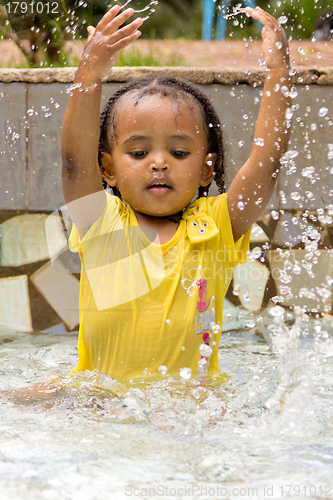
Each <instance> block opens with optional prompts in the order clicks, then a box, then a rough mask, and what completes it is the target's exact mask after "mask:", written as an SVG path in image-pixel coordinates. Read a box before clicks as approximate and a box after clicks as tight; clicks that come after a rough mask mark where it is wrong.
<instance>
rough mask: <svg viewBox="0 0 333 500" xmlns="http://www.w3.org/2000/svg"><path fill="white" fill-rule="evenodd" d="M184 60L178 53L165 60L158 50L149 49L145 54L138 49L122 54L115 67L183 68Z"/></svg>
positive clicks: (134, 48)
mask: <svg viewBox="0 0 333 500" xmlns="http://www.w3.org/2000/svg"><path fill="white" fill-rule="evenodd" d="M183 65H184V60H183V58H182V57H181V56H179V55H178V54H176V53H172V54H171V55H170V56H169V57H168V58H163V56H161V54H160V53H159V52H158V51H157V50H153V49H152V48H150V49H149V52H148V53H144V52H142V51H141V50H139V49H138V47H132V48H131V50H124V51H123V52H121V53H120V56H119V57H118V59H117V61H116V64H115V66H183Z"/></svg>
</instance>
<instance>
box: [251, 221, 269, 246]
mask: <svg viewBox="0 0 333 500" xmlns="http://www.w3.org/2000/svg"><path fill="white" fill-rule="evenodd" d="M266 241H269V238H268V236H267V234H266V233H265V231H264V230H263V229H262V228H261V227H260V226H259V225H258V224H256V223H254V224H253V226H252V228H251V236H250V243H266Z"/></svg>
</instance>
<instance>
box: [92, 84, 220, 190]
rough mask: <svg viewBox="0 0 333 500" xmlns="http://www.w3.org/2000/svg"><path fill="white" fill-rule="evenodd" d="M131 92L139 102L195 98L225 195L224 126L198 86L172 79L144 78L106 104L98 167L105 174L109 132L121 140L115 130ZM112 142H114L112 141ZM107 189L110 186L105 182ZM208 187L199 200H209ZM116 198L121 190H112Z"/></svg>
mask: <svg viewBox="0 0 333 500" xmlns="http://www.w3.org/2000/svg"><path fill="white" fill-rule="evenodd" d="M129 92H133V93H134V92H135V93H136V94H137V96H138V99H140V98H142V97H144V96H147V95H161V96H163V97H169V98H171V99H174V100H175V101H179V99H183V100H185V101H186V102H187V104H188V105H189V103H188V100H187V96H189V95H190V96H191V97H192V98H193V100H194V101H195V102H197V103H198V104H199V108H200V111H201V114H202V117H203V121H204V125H205V129H206V133H207V139H208V152H209V153H215V154H216V155H217V158H216V162H215V167H214V171H215V177H214V179H215V182H216V184H217V186H218V191H219V193H223V192H224V191H225V173H224V157H225V154H224V148H223V137H222V130H221V123H220V120H219V117H218V115H217V113H216V111H215V109H214V107H213V105H212V103H211V100H210V98H209V97H208V96H206V95H205V94H204V93H203V92H202V91H201V90H200V89H199V88H198V87H197V86H196V85H193V84H192V83H189V82H186V81H183V80H179V79H177V78H173V77H169V76H160V77H157V78H156V77H151V78H142V79H140V80H134V81H131V82H128V83H127V84H125V85H123V86H122V87H120V88H119V89H118V90H117V91H116V92H115V93H114V94H113V95H112V96H111V97H110V98H109V100H108V101H107V103H106V104H105V106H104V108H103V110H102V113H101V117H100V136H99V148H98V163H99V168H100V170H101V173H103V172H104V167H103V165H102V162H101V158H102V155H103V153H109V149H110V147H109V131H110V128H111V129H112V134H111V137H112V138H113V139H115V138H116V137H117V133H116V127H115V117H116V112H117V109H118V106H119V104H120V102H121V99H122V97H123V96H124V95H126V94H128V93H129ZM111 140H112V139H111ZM103 185H104V188H106V187H107V183H106V182H105V181H104V180H103ZM209 187H210V184H209V185H208V186H199V189H198V198H200V197H202V196H207V193H208V189H209ZM112 191H113V194H114V195H115V196H119V197H121V194H120V191H119V189H118V188H117V186H115V187H112Z"/></svg>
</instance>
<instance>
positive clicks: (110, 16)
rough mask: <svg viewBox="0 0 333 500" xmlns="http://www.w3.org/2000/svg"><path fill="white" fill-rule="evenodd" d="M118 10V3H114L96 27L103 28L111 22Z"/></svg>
mask: <svg viewBox="0 0 333 500" xmlns="http://www.w3.org/2000/svg"><path fill="white" fill-rule="evenodd" d="M119 11H120V6H119V5H114V6H113V7H112V8H111V9H110V10H109V11H108V12H107V13H106V14H104V16H103V17H102V19H101V20H100V21H99V23H98V24H97V26H96V28H98V29H103V28H104V27H105V26H106V25H107V24H108V23H109V22H111V21H112V20H113V19H114V18H115V17H116V15H117V14H118V13H119Z"/></svg>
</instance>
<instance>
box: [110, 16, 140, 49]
mask: <svg viewBox="0 0 333 500" xmlns="http://www.w3.org/2000/svg"><path fill="white" fill-rule="evenodd" d="M142 23H143V20H142V19H141V17H139V18H138V19H135V21H133V22H132V23H131V24H129V25H127V26H124V27H123V28H121V29H119V30H117V31H116V32H115V33H113V35H112V36H111V37H110V42H111V43H117V42H118V41H119V40H121V39H122V38H127V37H128V36H131V35H132V34H133V33H135V32H136V31H137V29H138V28H139V27H140V26H141V25H142Z"/></svg>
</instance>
